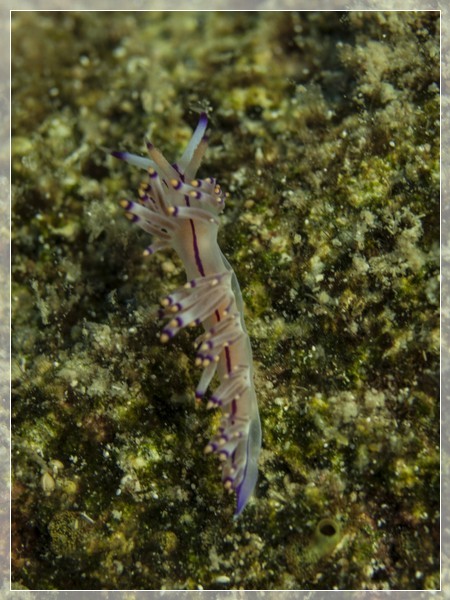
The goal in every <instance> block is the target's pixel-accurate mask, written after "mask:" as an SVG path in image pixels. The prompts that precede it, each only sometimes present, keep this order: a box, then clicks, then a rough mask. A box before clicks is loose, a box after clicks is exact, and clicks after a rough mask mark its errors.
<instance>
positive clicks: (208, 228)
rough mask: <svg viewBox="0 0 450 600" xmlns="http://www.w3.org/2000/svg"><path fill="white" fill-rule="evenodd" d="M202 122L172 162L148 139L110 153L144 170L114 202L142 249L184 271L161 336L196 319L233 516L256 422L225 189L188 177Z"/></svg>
mask: <svg viewBox="0 0 450 600" xmlns="http://www.w3.org/2000/svg"><path fill="white" fill-rule="evenodd" d="M207 124H208V119H207V117H206V115H205V114H204V113H203V114H201V116H200V120H199V123H198V125H197V127H196V129H195V131H194V133H193V135H192V138H191V140H190V142H189V143H188V145H187V147H186V150H185V151H184V153H183V155H182V157H181V159H180V160H179V161H178V162H177V163H175V164H173V165H171V164H170V163H169V162H167V160H166V159H165V158H164V156H163V155H162V154H161V153H160V152H159V151H158V150H157V149H156V148H155V147H154V146H153V144H151V143H150V142H147V150H148V153H149V156H150V158H143V157H140V156H137V155H135V154H130V153H128V152H113V153H112V154H113V156H115V157H116V158H120V159H122V160H125V161H127V162H128V163H130V164H132V165H135V166H137V167H140V168H143V169H146V170H147V172H148V180H147V181H146V182H145V183H143V184H141V186H140V188H139V202H133V201H130V200H123V201H122V202H121V205H122V206H123V208H125V210H126V211H127V216H128V218H129V219H130V220H131V221H133V222H136V223H137V224H138V225H139V226H140V227H142V229H144V230H145V231H147V232H148V233H150V234H152V236H153V243H152V244H151V245H150V246H149V247H148V248H147V249H146V250H145V251H144V254H145V255H150V254H153V253H155V252H157V251H158V250H163V249H169V248H172V249H174V250H175V252H176V253H177V254H178V256H179V257H180V259H181V261H182V263H183V266H184V268H185V270H186V275H187V279H188V281H187V283H186V284H185V285H184V286H183V287H181V288H179V289H177V290H175V291H174V292H173V293H172V294H170V295H169V296H167V297H166V298H163V299H162V301H161V305H162V308H161V311H160V316H161V317H162V318H167V319H168V322H167V324H166V325H165V326H164V328H163V330H162V333H161V338H160V339H161V341H162V342H168V341H169V340H170V339H171V338H173V337H174V336H175V335H176V334H177V333H178V332H179V331H180V330H181V329H183V328H184V327H187V326H195V325H199V324H203V327H204V329H205V332H204V333H203V334H202V335H200V336H199V337H198V338H197V340H196V341H195V345H196V349H197V357H196V364H197V365H199V366H201V367H203V373H202V376H201V379H200V382H199V384H198V386H197V390H196V392H195V395H196V397H197V398H198V399H200V398H203V397H204V395H205V394H206V391H207V388H208V386H209V384H210V382H211V380H212V379H213V377H214V375H215V374H217V375H218V378H219V381H220V385H219V386H218V388H217V389H216V390H215V391H214V393H213V395H212V396H211V397H210V398H209V401H208V403H207V407H208V408H213V407H219V408H220V410H221V413H222V415H221V422H220V426H219V429H218V431H217V433H216V434H215V435H214V436H213V438H212V439H211V440H210V442H209V443H208V445H207V446H206V448H205V452H206V453H215V454H217V455H218V456H219V458H220V460H221V462H222V482H223V484H224V486H225V488H226V489H227V490H229V491H230V492H231V491H233V490H234V491H235V492H236V495H237V505H236V511H235V517H236V516H238V515H239V514H240V513H241V512H242V510H243V509H244V507H245V506H246V504H247V502H248V500H249V498H250V496H251V494H252V492H253V489H254V487H255V484H256V480H257V476H258V458H259V453H260V450H261V424H260V419H259V412H258V405H257V401H256V393H255V389H254V384H253V365H252V351H251V347H250V340H249V337H248V334H247V330H246V328H245V324H244V318H243V302H242V295H241V291H240V289H239V284H238V281H237V278H236V275H235V274H234V272H233V270H232V268H231V266H230V264H229V263H228V261H227V259H226V258H225V257H224V256H223V254H222V252H221V250H220V248H219V246H218V244H217V231H218V227H219V221H218V216H219V214H220V213H221V212H222V211H223V209H224V206H225V194H224V193H223V192H222V190H221V188H220V186H219V185H218V184H217V183H216V180H215V179H212V178H207V179H196V178H195V175H196V172H197V170H198V168H199V166H200V163H201V160H202V158H203V155H204V153H205V151H206V148H207V138H206V137H205V132H206V127H207Z"/></svg>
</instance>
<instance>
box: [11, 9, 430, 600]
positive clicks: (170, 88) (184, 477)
mask: <svg viewBox="0 0 450 600" xmlns="http://www.w3.org/2000/svg"><path fill="white" fill-rule="evenodd" d="M438 18H439V16H438V14H437V13H433V12H428V13H426V12H420V11H416V12H414V13H407V12H403V13H402V12H399V13H382V12H377V13H357V12H354V13H348V14H347V13H324V14H322V13H272V14H264V13H220V14H219V13H214V12H212V13H195V12H193V13H174V14H172V13H139V15H136V14H135V13H61V14H59V13H45V12H43V13H16V14H14V15H13V39H12V48H13V51H12V55H13V143H12V161H13V192H14V208H13V324H14V330H13V343H14V346H13V353H14V364H13V399H14V404H13V438H14V439H13V441H14V449H13V466H14V485H13V500H14V505H13V517H14V535H13V548H12V554H13V578H14V581H15V582H16V583H15V585H16V586H21V585H22V586H25V587H29V588H34V589H39V588H46V587H48V588H51V589H54V588H58V587H61V586H65V587H69V588H70V587H72V588H74V589H79V588H81V587H85V588H91V589H100V588H103V589H104V588H107V587H111V588H117V589H134V588H135V589H144V588H145V589H149V588H155V589H160V588H165V589H200V588H205V589H208V588H209V589H211V588H213V589H218V588H220V589H228V588H230V589H237V588H245V589H299V588H310V589H315V588H329V589H331V588H340V589H350V588H353V589H356V588H365V589H389V588H391V589H401V588H408V589H420V588H423V589H430V588H432V587H433V586H434V585H435V584H436V582H437V581H438V575H437V574H438V571H439V561H438V541H439V520H438V508H439V448H438V443H439V436H438V431H439V428H438V419H439V406H438V368H439V364H438V356H439V322H438V306H439V283H438V271H439V249H438V248H439V231H438V222H439V143H438V142H439V140H438V135H439V94H438V88H437V85H438V82H439V61H438V57H439V38H438V30H439V23H438ZM55 48H57V49H58V51H55ZM36 57H39V58H38V59H37V58H36ZM43 65H45V68H44V67H43ZM202 110H207V111H208V112H210V113H211V115H210V116H211V119H210V122H211V124H210V130H211V132H210V133H211V136H210V149H209V151H208V153H207V156H206V158H205V162H204V165H203V166H202V170H201V174H202V175H205V176H207V175H211V176H214V177H217V179H218V180H219V182H220V183H221V185H222V187H223V188H224V189H225V190H227V191H229V192H230V197H229V199H228V200H227V207H226V210H225V213H224V217H223V220H222V221H223V226H222V228H221V230H220V244H221V247H222V249H223V251H224V253H225V254H226V255H227V257H228V258H229V260H230V262H231V264H232V265H233V267H234V268H235V271H236V273H237V276H238V279H239V281H240V283H241V287H242V289H243V295H244V299H245V303H246V322H247V326H248V329H249V333H250V336H251V339H252V345H253V349H254V357H255V370H256V386H257V391H258V397H259V403H260V408H261V413H262V421H263V452H262V456H261V469H260V479H259V484H258V488H257V494H256V498H255V500H254V501H253V502H252V503H251V504H250V505H249V507H248V508H247V509H246V511H245V513H244V514H243V516H242V518H241V519H239V520H238V521H237V522H233V521H232V514H233V510H234V505H233V501H234V500H233V497H232V496H228V495H226V494H225V493H224V491H223V489H222V487H221V485H220V482H219V478H218V475H217V465H216V464H215V463H214V461H213V460H211V459H210V458H207V457H204V456H203V453H202V448H203V447H204V445H205V444H206V443H207V441H208V439H209V435H210V432H211V431H212V429H213V428H212V420H213V419H214V418H215V417H214V415H212V416H211V415H209V414H207V412H206V411H205V410H204V408H203V407H195V405H194V400H193V390H194V389H195V385H196V383H197V381H198V378H199V376H200V371H199V370H197V369H196V368H195V367H194V366H193V350H192V341H193V337H192V335H190V334H189V333H187V332H183V333H182V334H180V336H178V338H177V339H176V340H175V341H174V342H173V343H172V344H171V345H170V346H162V345H160V344H159V342H158V335H157V334H158V330H159V324H158V323H157V319H156V307H157V303H158V299H159V298H160V297H161V296H163V295H165V294H166V293H168V291H169V290H171V289H173V288H174V287H176V286H177V285H179V284H180V283H182V282H183V273H182V270H181V268H180V265H179V264H178V263H177V262H175V260H174V259H173V256H172V255H171V254H169V253H167V254H165V255H162V254H161V255H156V256H155V257H152V258H151V259H143V258H142V256H141V255H142V249H143V248H144V247H146V246H147V245H148V236H145V234H142V233H141V232H138V231H137V230H136V229H135V228H132V227H130V225H129V223H128V222H126V220H125V219H123V218H122V214H121V211H120V209H119V208H118V207H117V202H118V201H119V200H120V198H121V197H123V196H125V197H133V196H134V195H135V189H136V187H137V185H138V182H139V181H140V174H139V173H138V172H136V171H135V170H132V169H129V168H127V166H126V165H122V164H117V163H116V162H115V161H114V160H113V159H112V158H110V157H108V156H107V154H106V153H105V152H104V151H103V150H102V148H114V149H119V148H120V149H127V150H131V151H134V152H139V151H141V150H142V151H143V137H144V136H149V137H151V139H152V140H153V141H154V142H156V143H157V145H158V146H159V147H160V148H161V149H162V150H163V151H164V153H165V155H166V156H168V157H169V158H170V157H175V156H177V155H178V153H179V151H180V149H181V148H182V147H183V145H184V144H185V143H186V141H187V139H188V138H189V135H190V131H191V128H192V126H193V125H195V123H196V120H197V114H198V112H200V111H202ZM194 337H195V336H194ZM52 461H59V462H60V463H62V464H63V465H64V470H63V471H62V472H61V473H57V474H56V473H54V471H53V470H52V468H51V467H50V466H49V465H51V464H54V462H53V463H52ZM43 473H48V475H49V476H51V477H52V479H53V481H54V486H53V484H52V483H51V482H50V480H49V479H48V477H46V479H45V482H44V483H45V485H44V487H43V485H42V477H43ZM81 514H83V515H87V516H88V518H89V519H91V520H92V521H93V523H90V522H89V521H87V520H86V519H85V517H83V516H80V515H81ZM324 515H332V516H333V519H335V522H336V523H339V526H336V537H334V536H330V538H332V539H333V541H334V540H335V539H336V540H337V538H340V540H339V542H337V543H336V545H335V546H334V547H333V548H332V549H330V547H327V545H326V544H325V545H324V546H325V548H328V550H326V551H324V552H323V553H322V552H319V551H318V550H317V547H320V544H321V541H322V542H323V540H321V539H320V538H317V537H315V536H317V534H315V533H314V531H315V527H316V524H317V523H319V522H320V520H321V519H323V518H324ZM338 517H339V520H338ZM30 521H31V522H32V523H33V524H34V526H33V527H32V528H29V527H28V523H29V522H30ZM76 524H78V525H76ZM325 539H327V538H325ZM328 541H330V539H328ZM311 544H313V545H314V544H316V549H315V550H314V548H313V545H311ZM48 548H50V551H47V550H48ZM308 548H309V551H307V549H308ZM305 552H306V555H305ZM308 556H309V558H308ZM417 573H419V575H417Z"/></svg>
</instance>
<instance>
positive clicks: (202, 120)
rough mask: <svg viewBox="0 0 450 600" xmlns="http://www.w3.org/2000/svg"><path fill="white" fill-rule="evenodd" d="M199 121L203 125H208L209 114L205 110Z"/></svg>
mask: <svg viewBox="0 0 450 600" xmlns="http://www.w3.org/2000/svg"><path fill="white" fill-rule="evenodd" d="M199 123H200V124H201V125H202V127H206V125H208V116H207V114H206V113H205V112H202V113H201V114H200V119H199Z"/></svg>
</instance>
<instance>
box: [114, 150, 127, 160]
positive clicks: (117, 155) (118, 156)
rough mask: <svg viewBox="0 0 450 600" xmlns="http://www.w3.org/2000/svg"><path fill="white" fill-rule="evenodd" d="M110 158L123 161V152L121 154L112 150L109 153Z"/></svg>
mask: <svg viewBox="0 0 450 600" xmlns="http://www.w3.org/2000/svg"><path fill="white" fill-rule="evenodd" d="M111 156H114V158H118V159H120V160H125V152H121V151H120V150H113V151H112V152H111Z"/></svg>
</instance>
